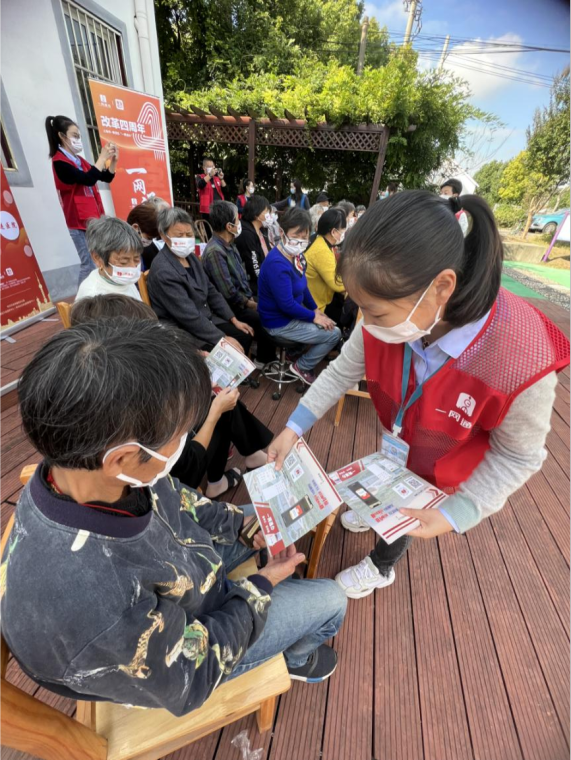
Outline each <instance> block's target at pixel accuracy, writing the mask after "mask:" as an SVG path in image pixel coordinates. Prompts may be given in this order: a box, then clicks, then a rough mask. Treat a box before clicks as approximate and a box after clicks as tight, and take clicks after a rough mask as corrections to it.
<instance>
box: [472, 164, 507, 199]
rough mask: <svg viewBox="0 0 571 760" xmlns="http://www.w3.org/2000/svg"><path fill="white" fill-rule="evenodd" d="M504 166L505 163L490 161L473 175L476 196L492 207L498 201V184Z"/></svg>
mask: <svg viewBox="0 0 571 760" xmlns="http://www.w3.org/2000/svg"><path fill="white" fill-rule="evenodd" d="M506 166H507V161H490V162H489V163H487V164H485V165H484V166H482V168H481V169H479V170H478V171H477V172H476V174H474V179H475V180H476V182H477V183H478V186H479V187H478V194H479V195H481V196H483V197H484V198H485V199H486V200H487V201H488V203H489V204H490V205H492V206H493V205H494V204H495V203H498V202H499V200H500V196H499V189H500V183H501V180H502V175H503V173H504V169H505V168H506Z"/></svg>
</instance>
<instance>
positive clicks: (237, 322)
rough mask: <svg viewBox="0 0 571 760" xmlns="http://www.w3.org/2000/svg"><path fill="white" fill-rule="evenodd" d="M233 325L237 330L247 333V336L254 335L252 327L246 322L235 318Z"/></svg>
mask: <svg viewBox="0 0 571 760" xmlns="http://www.w3.org/2000/svg"><path fill="white" fill-rule="evenodd" d="M232 324H233V325H234V327H235V328H236V329H237V330H240V331H241V332H243V333H246V334H247V335H252V337H253V335H254V331H253V329H252V328H251V327H250V325H247V324H246V323H245V322H240V320H239V319H236V318H234V319H233V320H232Z"/></svg>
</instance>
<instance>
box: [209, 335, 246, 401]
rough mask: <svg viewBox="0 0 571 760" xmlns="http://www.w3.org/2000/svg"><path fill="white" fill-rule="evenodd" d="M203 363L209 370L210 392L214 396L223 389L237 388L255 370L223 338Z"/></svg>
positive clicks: (244, 356) (243, 355) (243, 356)
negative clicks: (212, 392)
mask: <svg viewBox="0 0 571 760" xmlns="http://www.w3.org/2000/svg"><path fill="white" fill-rule="evenodd" d="M205 361H206V364H207V366H208V369H209V370H210V377H211V378H212V390H213V391H214V393H215V394H218V393H220V391H223V390H224V389H225V388H236V387H238V385H240V383H242V382H243V381H244V380H245V379H246V378H247V377H248V376H249V375H251V374H252V372H253V371H254V370H255V369H256V365H255V364H254V362H252V361H250V359H248V357H247V356H246V355H245V354H242V353H241V352H240V351H238V349H237V348H235V347H234V346H233V345H232V344H231V343H228V341H227V340H226V339H225V338H222V339H221V340H219V341H218V343H217V344H216V345H215V346H214V348H213V349H212V351H211V352H210V353H209V354H208V356H207V357H206V359H205Z"/></svg>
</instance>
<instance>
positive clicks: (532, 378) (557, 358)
mask: <svg viewBox="0 0 571 760" xmlns="http://www.w3.org/2000/svg"><path fill="white" fill-rule="evenodd" d="M363 339H364V345H365V367H366V375H367V382H368V389H369V393H370V394H371V398H372V400H373V403H374V405H375V409H376V410H377V414H378V415H379V418H380V420H381V422H382V424H383V427H385V428H387V429H388V430H392V426H393V424H394V421H395V419H396V416H397V413H398V411H399V409H400V406H401V394H402V388H401V385H402V375H403V354H404V345H403V344H402V343H397V344H389V343H383V342H382V341H380V340H377V339H376V338H374V337H373V336H372V335H370V334H369V333H368V332H367V331H366V330H363ZM568 364H569V341H568V340H567V338H566V337H565V335H563V333H562V332H561V331H560V330H559V328H558V327H556V326H555V325H554V324H553V323H552V322H551V321H550V320H549V319H548V318H547V317H546V316H544V315H543V314H542V313H541V312H540V311H539V310H538V309H536V308H535V307H534V306H531V305H530V304H528V303H527V302H526V301H524V300H523V299H522V298H519V297H518V296H515V295H513V294H511V293H509V292H508V291H506V290H504V289H503V288H502V289H501V290H500V292H499V295H498V298H497V301H496V303H495V304H494V306H493V308H492V311H491V313H490V317H489V319H488V321H487V322H486V324H485V325H484V327H483V328H482V330H481V332H480V333H479V334H478V335H477V336H476V338H475V339H474V340H473V341H472V343H471V344H470V345H469V346H468V348H467V349H466V350H465V351H464V353H462V354H461V355H460V356H459V357H458V359H451V360H450V361H448V362H447V363H446V364H445V365H444V367H442V369H441V370H440V371H439V372H437V373H436V374H435V375H433V376H432V377H431V378H430V379H429V380H427V381H426V382H425V383H424V385H423V389H422V396H421V397H420V398H419V399H418V401H417V402H416V403H415V404H413V405H412V406H411V407H410V408H409V409H408V411H407V412H406V413H405V416H404V422H403V429H402V433H401V437H402V438H403V439H404V440H405V441H406V442H407V443H408V444H409V445H410V455H409V460H408V465H407V466H408V467H409V468H410V469H411V470H412V471H413V472H415V473H416V474H417V475H420V476H421V477H423V478H425V479H426V480H428V481H429V482H430V483H433V484H434V485H436V486H438V487H439V488H441V489H443V490H445V491H447V492H448V493H451V492H453V491H454V490H455V489H456V488H457V487H458V486H459V485H460V484H461V483H463V482H464V481H465V480H466V479H467V478H468V477H469V476H470V475H471V474H472V472H473V471H474V469H475V468H476V467H477V466H478V464H479V463H480V462H481V461H482V459H483V458H484V455H485V453H486V451H487V450H488V449H489V447H490V445H489V437H490V432H491V431H492V430H493V429H494V428H497V427H498V426H499V425H500V424H501V423H502V421H503V419H504V417H505V416H506V414H507V412H508V410H509V408H510V406H511V405H512V403H513V401H514V399H515V398H516V397H517V396H518V395H519V394H520V393H521V392H522V391H524V390H525V389H526V388H528V387H529V386H530V385H533V383H536V382H537V381H538V380H540V379H541V378H542V377H544V376H545V375H547V374H549V373H550V372H553V371H560V370H561V369H563V368H564V367H566V366H567V365H568ZM415 387H416V378H415V373H414V368H411V372H410V379H409V387H408V392H407V399H408V398H409V397H410V395H411V394H412V392H413V391H414V388H415Z"/></svg>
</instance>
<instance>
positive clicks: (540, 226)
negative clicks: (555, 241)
mask: <svg viewBox="0 0 571 760" xmlns="http://www.w3.org/2000/svg"><path fill="white" fill-rule="evenodd" d="M568 213H569V209H568V208H560V209H559V211H546V212H545V213H543V214H536V215H535V216H534V217H533V219H532V220H531V227H530V228H529V229H530V230H531V231H532V232H543V234H544V235H553V234H555V230H556V229H557V228H558V227H559V225H560V224H561V222H562V221H563V219H564V217H565V214H568Z"/></svg>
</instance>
